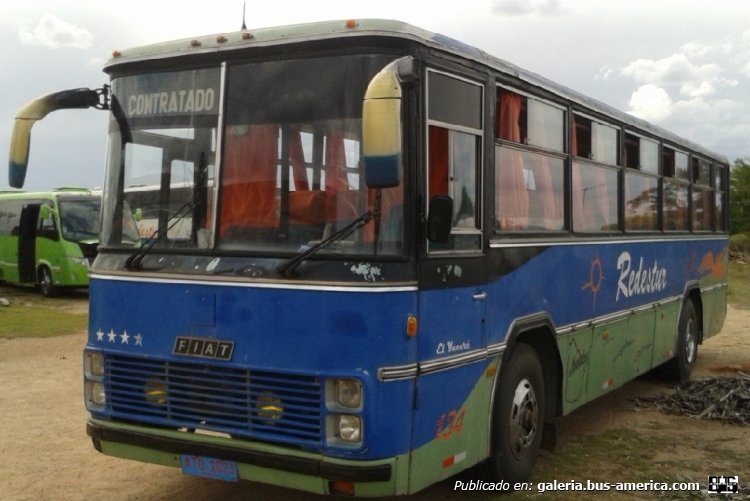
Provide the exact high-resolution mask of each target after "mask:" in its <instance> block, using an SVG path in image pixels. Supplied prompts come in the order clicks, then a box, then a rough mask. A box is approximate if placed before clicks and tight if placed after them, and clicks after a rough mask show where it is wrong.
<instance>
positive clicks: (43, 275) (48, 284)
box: [39, 266, 56, 297]
mask: <svg viewBox="0 0 750 501" xmlns="http://www.w3.org/2000/svg"><path fill="white" fill-rule="evenodd" d="M39 291H40V292H41V293H42V295H44V296H47V297H50V296H54V295H55V292H56V288H55V286H54V285H53V283H52V272H51V271H50V269H49V268H47V267H46V266H42V267H41V268H39Z"/></svg>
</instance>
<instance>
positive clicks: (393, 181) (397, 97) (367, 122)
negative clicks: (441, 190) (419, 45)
mask: <svg viewBox="0 0 750 501" xmlns="http://www.w3.org/2000/svg"><path fill="white" fill-rule="evenodd" d="M411 73H413V61H412V59H411V58H410V57H406V58H401V59H397V60H396V61H393V62H392V63H390V64H389V65H388V66H386V67H385V68H383V69H382V70H380V72H379V73H378V74H377V75H375V76H374V77H373V78H372V80H370V83H369V85H368V86H367V91H366V92H365V99H364V101H363V103H362V152H363V156H364V174H365V184H366V185H367V187H368V188H393V187H395V186H398V185H399V184H401V141H402V140H403V138H402V134H401V95H402V94H401V81H402V79H403V78H406V77H408V76H409V75H410V74H411Z"/></svg>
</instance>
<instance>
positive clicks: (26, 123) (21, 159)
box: [8, 89, 106, 188]
mask: <svg viewBox="0 0 750 501" xmlns="http://www.w3.org/2000/svg"><path fill="white" fill-rule="evenodd" d="M103 92H104V91H101V92H100V91H96V90H90V89H73V90H64V91H62V92H55V93H52V94H47V95H46V96H42V97H38V98H36V99H34V100H33V101H30V102H28V103H26V105H24V106H23V107H22V108H21V109H20V110H18V114H17V115H16V121H15V123H14V125H13V135H12V136H11V139H10V158H9V165H8V184H10V185H11V186H12V187H13V188H21V187H23V183H24V181H25V180H26V166H27V165H28V163H29V144H30V143H31V128H32V127H33V126H34V124H35V123H36V122H37V121H38V120H41V119H42V118H44V117H45V116H47V114H48V113H50V112H52V111H55V110H60V109H72V108H89V107H92V106H93V107H96V108H102V109H103V108H104V107H105V106H106V104H103V103H102V102H101V100H100V96H101V95H102V93H103ZM105 101H106V96H105Z"/></svg>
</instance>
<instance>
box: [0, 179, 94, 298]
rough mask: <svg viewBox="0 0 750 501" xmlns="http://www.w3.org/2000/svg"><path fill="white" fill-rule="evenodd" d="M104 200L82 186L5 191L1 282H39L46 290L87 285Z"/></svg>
mask: <svg viewBox="0 0 750 501" xmlns="http://www.w3.org/2000/svg"><path fill="white" fill-rule="evenodd" d="M100 206H101V197H100V196H99V195H98V194H96V193H93V192H92V191H91V190H87V189H82V188H58V189H56V190H53V191H46V192H24V191H5V192H0V282H6V283H9V284H21V285H35V286H37V287H38V288H39V291H40V292H41V293H42V294H44V295H45V296H50V295H53V294H55V293H56V292H58V291H60V290H63V289H64V288H65V287H70V288H77V287H87V286H88V284H89V278H88V271H89V266H90V264H91V263H92V262H93V261H94V258H95V257H96V248H97V246H98V244H99V222H100V217H99V209H100Z"/></svg>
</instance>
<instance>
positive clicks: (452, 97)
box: [427, 71, 483, 251]
mask: <svg viewBox="0 0 750 501" xmlns="http://www.w3.org/2000/svg"><path fill="white" fill-rule="evenodd" d="M428 75H429V79H428V94H429V112H428V118H429V122H430V123H429V132H428V145H427V149H428V157H429V166H428V186H427V191H428V197H429V198H432V197H434V196H445V195H447V196H450V197H451V199H452V200H453V215H452V221H451V223H452V229H453V231H452V233H451V238H450V240H449V242H448V243H447V244H445V245H443V244H438V243H437V242H432V243H431V250H438V251H441V250H474V249H478V248H480V247H481V227H482V224H481V221H482V217H481V206H482V204H481V179H482V171H481V166H482V134H483V124H482V113H481V112H482V94H483V87H482V86H481V85H480V84H477V83H473V82H469V81H466V80H462V79H459V78H457V77H453V76H449V75H445V74H442V73H438V72H433V71H431V72H430V73H429V74H428Z"/></svg>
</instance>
